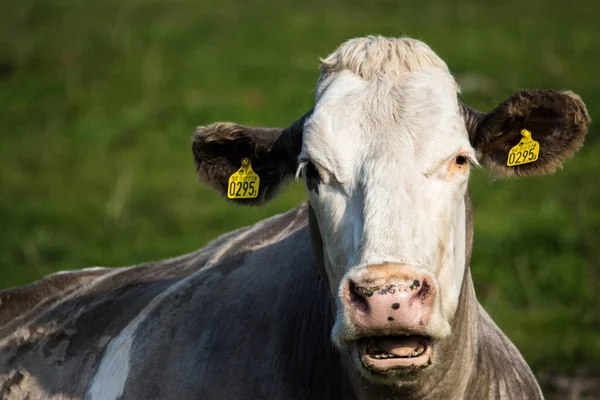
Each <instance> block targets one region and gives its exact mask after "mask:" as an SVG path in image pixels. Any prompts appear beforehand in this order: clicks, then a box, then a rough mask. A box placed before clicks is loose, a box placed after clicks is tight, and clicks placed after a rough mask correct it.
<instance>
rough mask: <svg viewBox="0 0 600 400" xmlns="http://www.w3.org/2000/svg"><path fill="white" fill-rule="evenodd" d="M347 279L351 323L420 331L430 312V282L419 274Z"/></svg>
mask: <svg viewBox="0 0 600 400" xmlns="http://www.w3.org/2000/svg"><path fill="white" fill-rule="evenodd" d="M401 275H402V276H373V275H371V274H365V275H364V276H363V277H362V279H358V280H349V281H348V288H347V293H348V296H346V302H347V306H348V308H349V309H350V316H351V319H352V320H353V322H354V323H356V324H357V325H359V326H362V327H364V328H368V329H384V330H387V329H391V330H400V331H404V332H407V333H410V332H419V331H422V330H423V328H424V327H425V325H426V324H427V323H428V322H429V319H430V317H431V314H432V313H433V305H434V298H435V293H436V290H435V285H434V282H433V279H431V278H430V277H427V276H424V275H420V274H409V275H407V274H401Z"/></svg>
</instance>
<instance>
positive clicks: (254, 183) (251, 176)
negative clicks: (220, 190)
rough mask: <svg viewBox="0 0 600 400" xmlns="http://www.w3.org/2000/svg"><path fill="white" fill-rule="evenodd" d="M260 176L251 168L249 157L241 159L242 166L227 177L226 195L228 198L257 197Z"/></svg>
mask: <svg viewBox="0 0 600 400" xmlns="http://www.w3.org/2000/svg"><path fill="white" fill-rule="evenodd" d="M259 185H260V178H259V177H258V175H256V173H255V172H254V171H253V170H252V165H251V164H250V159H249V158H243V159H242V166H241V167H240V169H238V170H237V171H236V172H234V173H233V175H231V176H230V177H229V183H228V184H227V197H228V198H230V199H254V198H256V197H258V186H259Z"/></svg>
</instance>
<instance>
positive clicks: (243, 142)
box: [192, 110, 312, 205]
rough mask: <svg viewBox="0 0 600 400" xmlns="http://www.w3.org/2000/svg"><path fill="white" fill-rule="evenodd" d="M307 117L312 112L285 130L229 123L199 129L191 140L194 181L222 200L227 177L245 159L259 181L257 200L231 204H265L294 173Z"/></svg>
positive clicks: (225, 190)
mask: <svg viewBox="0 0 600 400" xmlns="http://www.w3.org/2000/svg"><path fill="white" fill-rule="evenodd" d="M310 114H312V110H311V111H309V112H308V113H307V114H306V115H305V116H303V117H302V118H300V120H298V121H296V122H295V123H294V124H292V125H291V126H290V127H289V128H287V129H281V128H250V127H246V126H243V125H238V124H233V123H230V122H224V123H215V124H212V125H209V126H201V127H199V128H198V129H197V130H196V133H195V134H194V136H193V138H192V140H193V143H192V152H193V154H194V162H195V163H196V171H197V173H198V179H199V180H200V181H202V182H204V183H207V184H208V185H210V186H212V187H213V188H214V189H216V190H217V192H219V193H220V194H222V195H225V196H226V194H227V183H228V181H229V177H230V176H231V175H232V174H233V173H234V172H235V171H237V170H238V169H239V168H240V167H241V161H242V159H243V158H245V157H247V158H250V162H251V164H252V169H253V170H254V172H256V173H257V174H258V176H259V177H260V187H259V189H258V197H257V198H255V199H236V200H233V201H234V202H236V203H238V204H248V205H259V204H262V203H264V202H265V201H268V200H269V199H270V198H272V197H273V196H274V195H275V194H276V193H277V191H278V189H279V188H280V187H281V185H282V183H283V182H285V180H286V179H287V178H289V177H291V176H293V174H294V173H295V172H296V168H297V166H298V162H297V156H298V154H299V153H300V149H301V147H302V129H303V127H304V121H305V120H306V118H308V116H310Z"/></svg>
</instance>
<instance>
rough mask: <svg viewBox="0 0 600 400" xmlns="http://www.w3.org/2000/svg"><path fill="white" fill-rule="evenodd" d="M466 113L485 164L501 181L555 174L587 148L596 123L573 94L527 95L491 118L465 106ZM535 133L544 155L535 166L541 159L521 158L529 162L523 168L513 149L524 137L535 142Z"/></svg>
mask: <svg viewBox="0 0 600 400" xmlns="http://www.w3.org/2000/svg"><path fill="white" fill-rule="evenodd" d="M462 109H463V114H464V116H465V122H466V124H467V128H468V130H469V136H470V139H471V144H472V145H473V147H474V148H475V150H476V151H477V154H478V158H479V161H480V162H481V164H483V165H485V166H486V167H487V168H489V169H491V170H492V171H494V172H496V173H498V174H499V175H501V176H531V175H542V174H548V173H551V172H554V171H555V170H556V168H558V167H560V166H561V165H562V163H563V161H564V160H565V159H567V158H570V157H572V156H573V154H575V153H576V152H577V151H578V150H579V149H580V148H581V146H582V145H583V140H584V138H585V135H586V133H587V126H588V125H589V123H590V117H589V115H588V112H587V109H586V107H585V104H584V103H583V101H582V100H581V98H580V97H579V96H577V95H576V94H575V93H573V92H570V91H564V92H561V91H556V90H522V91H519V92H516V93H515V94H513V95H512V96H510V97H509V98H508V99H506V100H505V101H504V102H503V103H502V104H500V105H499V106H498V107H496V109H494V110H493V111H491V112H490V113H488V114H482V113H479V112H477V111H475V110H473V109H471V108H470V107H468V106H464V105H463V107H462ZM524 130H525V131H524ZM529 133H530V134H531V135H530V136H531V139H533V140H534V141H536V142H538V143H539V154H538V155H537V160H535V161H533V162H531V161H530V160H532V159H534V158H535V155H531V154H530V153H524V154H526V155H527V156H529V157H528V159H527V160H525V157H524V156H523V155H522V154H521V155H520V156H519V157H520V158H521V160H520V161H529V162H526V163H522V164H520V163H519V159H517V158H516V157H515V156H514V155H513V156H511V155H510V153H511V149H513V148H514V147H515V146H517V145H519V143H520V142H521V140H522V139H524V138H525V141H524V144H526V143H531V141H529V139H527V138H526V136H529ZM530 147H531V148H533V147H535V144H533V147H532V146H530ZM523 148H525V147H523ZM514 153H517V150H515V151H514ZM509 157H510V158H512V160H510V159H509ZM509 164H516V165H513V166H509Z"/></svg>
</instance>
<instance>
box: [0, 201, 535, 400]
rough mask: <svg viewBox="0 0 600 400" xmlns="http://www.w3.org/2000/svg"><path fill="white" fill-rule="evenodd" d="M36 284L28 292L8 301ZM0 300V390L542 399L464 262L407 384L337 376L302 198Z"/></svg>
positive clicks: (10, 394) (327, 307)
mask: <svg viewBox="0 0 600 400" xmlns="http://www.w3.org/2000/svg"><path fill="white" fill-rule="evenodd" d="M468 211H469V214H470V210H468ZM471 229H472V227H471V226H468V227H467V230H468V232H472V230H471ZM468 251H469V253H470V246H469V250H468ZM52 288H55V289H54V291H53V289H52ZM40 290H45V292H44V296H43V299H40V302H38V303H31V302H29V303H26V302H21V303H19V304H17V303H16V301H18V300H19V299H23V298H26V297H27V296H35V295H36V294H38V293H39V292H40ZM0 299H2V303H0V321H2V322H3V325H2V327H1V328H0V394H1V395H2V396H1V397H2V398H3V399H25V398H29V399H38V398H40V399H41V398H50V399H83V398H94V399H113V398H123V399H195V398H205V399H213V398H214V399H216V398H224V399H262V398H269V399H309V398H313V399H327V398H331V399H340V398H344V399H346V398H347V399H354V398H357V399H359V398H360V399H371V398H372V399H376V398H382V399H383V398H398V399H405V398H428V399H462V398H469V399H471V398H472V399H487V398H492V399H536V398H541V397H542V395H541V392H540V390H539V387H538V385H537V383H536V381H535V379H534V377H533V374H532V373H531V371H530V370H529V368H528V367H527V365H526V363H525V361H524V360H523V359H522V357H521V355H520V354H519V352H518V351H517V349H516V348H515V347H514V346H513V345H512V344H511V343H510V341H509V340H508V339H507V338H506V337H505V336H504V335H503V334H502V332H501V331H500V329H499V328H498V327H497V326H496V325H495V324H494V323H493V322H492V321H491V319H490V318H489V317H488V316H487V314H486V313H485V311H484V310H483V309H482V308H481V307H480V305H479V303H478V302H477V300H476V298H475V295H474V290H473V284H472V281H471V278H470V272H469V269H468V266H466V267H465V279H464V283H463V287H462V292H461V297H460V305H459V308H458V310H457V312H456V315H455V317H454V320H453V334H452V336H451V337H450V338H449V339H448V340H446V341H445V342H444V343H442V344H440V348H439V349H440V350H439V351H440V352H442V353H443V354H444V358H443V359H441V360H438V361H437V362H438V363H439V364H440V365H438V368H435V369H433V370H432V371H431V374H428V375H427V377H426V379H422V380H420V381H419V387H418V388H414V387H411V390H410V391H407V392H406V393H403V392H401V391H396V392H392V391H390V389H388V388H387V387H386V386H380V385H377V384H374V383H371V382H367V381H365V380H363V378H361V377H359V376H356V375H353V374H350V375H349V374H348V372H347V371H349V369H347V368H345V367H344V365H345V363H346V362H347V360H346V358H345V357H346V355H345V354H343V353H341V354H340V352H338V351H337V350H336V349H335V348H334V347H333V345H332V344H331V342H330V339H329V335H330V330H331V326H332V324H333V312H332V306H331V300H330V299H329V297H328V292H327V289H326V287H325V286H324V285H323V283H322V282H321V281H320V279H319V275H318V273H317V268H316V267H315V262H314V256H313V253H312V249H311V242H310V235H309V229H308V207H307V206H306V205H302V206H300V207H299V208H297V209H295V210H292V211H290V212H288V213H286V214H283V215H280V216H275V217H272V218H270V219H267V220H265V221H262V222H259V223H258V224H256V225H254V226H252V227H250V228H245V229H241V230H238V231H235V232H233V233H229V234H227V235H224V236H222V237H221V238H219V239H217V240H215V241H214V242H212V243H210V244H209V245H207V246H206V247H205V248H203V249H201V250H199V251H197V252H195V253H192V254H189V255H186V256H183V257H180V258H176V259H171V260H166V261H163V262H157V263H151V264H146V265H141V266H137V267H133V268H120V269H101V270H98V269H95V270H88V271H85V270H84V271H82V272H78V273H74V274H63V275H53V276H51V277H48V278H46V280H44V281H41V282H39V283H37V284H33V285H30V286H26V287H23V288H18V289H13V290H8V291H4V292H0ZM11 299H12V300H11ZM44 300H46V301H45V302H44ZM19 307H20V310H19ZM408 393H410V397H408Z"/></svg>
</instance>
